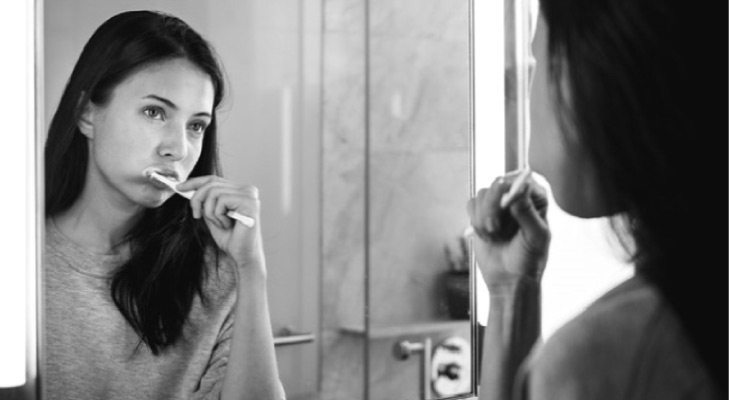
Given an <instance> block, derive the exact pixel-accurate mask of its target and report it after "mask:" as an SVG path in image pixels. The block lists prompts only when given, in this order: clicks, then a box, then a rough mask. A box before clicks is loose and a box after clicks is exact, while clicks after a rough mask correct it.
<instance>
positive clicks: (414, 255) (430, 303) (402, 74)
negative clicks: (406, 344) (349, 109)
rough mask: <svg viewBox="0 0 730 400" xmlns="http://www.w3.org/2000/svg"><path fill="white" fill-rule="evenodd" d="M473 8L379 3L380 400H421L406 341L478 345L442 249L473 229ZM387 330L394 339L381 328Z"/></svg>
mask: <svg viewBox="0 0 730 400" xmlns="http://www.w3.org/2000/svg"><path fill="white" fill-rule="evenodd" d="M468 6H469V2H468V1H467V0H460V1H443V0H397V1H393V0H371V1H370V34H369V42H370V46H369V55H370V60H369V73H370V82H369V86H368V94H369V123H370V126H369V128H370V130H369V141H370V142H369V144H370V151H369V154H368V158H369V160H368V161H369V162H368V167H369V177H368V178H369V188H370V190H369V198H368V200H369V202H370V212H369V223H370V226H369V251H370V263H369V266H368V273H369V282H368V290H369V300H370V301H369V316H370V326H369V330H370V337H371V338H372V339H371V340H370V342H369V354H370V358H369V360H368V365H369V370H370V376H369V386H370V399H372V400H380V399H383V400H385V399H417V398H420V397H419V396H420V390H421V385H422V383H421V379H422V378H421V371H420V358H421V356H419V355H416V356H413V357H411V358H410V359H408V360H404V361H400V360H397V359H395V357H394V356H393V352H392V348H393V345H394V344H395V343H396V342H398V341H400V340H406V339H407V340H410V341H422V340H423V338H424V337H426V336H428V337H430V338H431V340H432V341H433V345H434V346H436V345H437V344H438V343H439V341H440V340H443V339H444V338H445V337H447V336H450V335H457V336H461V337H463V338H464V339H466V340H467V341H470V340H471V336H470V330H469V324H468V321H467V320H464V321H462V323H460V324H456V325H454V324H449V323H448V321H449V320H450V317H449V315H448V312H447V309H446V301H445V300H446V297H445V294H444V290H443V282H444V281H443V275H444V273H445V272H446V271H447V270H448V262H447V258H446V256H445V253H444V246H445V245H447V244H453V243H455V242H456V239H457V237H458V236H459V235H460V234H461V233H462V232H463V229H464V228H465V227H466V226H467V225H468V217H467V213H466V202H467V201H468V199H469V198H470V178H471V175H472V173H471V171H470V169H471V164H470V154H471V151H472V147H473V146H472V137H471V133H470V126H469V121H470V120H469V107H470V99H469V97H470V96H469V95H470V89H469V8H468ZM434 322H441V323H442V324H434ZM382 331H384V332H388V331H391V332H393V335H392V336H391V335H382V336H381V335H376V334H375V333H376V332H382ZM375 336H378V338H375ZM429 375H430V371H429Z"/></svg>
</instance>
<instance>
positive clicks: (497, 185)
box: [477, 178, 507, 235]
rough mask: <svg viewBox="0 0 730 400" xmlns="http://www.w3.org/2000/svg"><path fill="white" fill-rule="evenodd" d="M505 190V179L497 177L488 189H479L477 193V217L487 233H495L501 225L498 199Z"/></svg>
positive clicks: (500, 210)
mask: <svg viewBox="0 0 730 400" xmlns="http://www.w3.org/2000/svg"><path fill="white" fill-rule="evenodd" d="M506 190H507V184H506V183H505V180H504V179H502V178H497V179H496V180H495V181H494V182H492V186H491V187H490V188H489V189H488V190H486V191H481V192H480V194H479V201H478V204H477V217H478V218H479V219H480V220H481V221H483V222H482V223H483V228H484V230H485V231H486V232H487V233H488V234H489V235H494V234H496V233H497V232H499V230H500V228H501V227H502V226H501V218H500V214H501V213H502V209H501V207H500V205H499V200H500V199H501V198H502V195H503V193H504V192H505V191H506Z"/></svg>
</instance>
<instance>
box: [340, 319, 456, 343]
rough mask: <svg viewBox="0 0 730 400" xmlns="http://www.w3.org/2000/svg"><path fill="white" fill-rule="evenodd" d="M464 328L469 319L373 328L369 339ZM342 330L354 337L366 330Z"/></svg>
mask: <svg viewBox="0 0 730 400" xmlns="http://www.w3.org/2000/svg"><path fill="white" fill-rule="evenodd" d="M464 328H467V329H468V328H469V320H467V319H465V320H448V321H426V322H414V323H411V324H404V325H393V326H380V327H371V328H370V332H368V338H369V339H383V338H391V337H398V336H408V335H424V334H431V333H436V332H444V331H452V330H456V329H464ZM340 329H341V330H342V331H344V332H346V333H349V334H352V335H360V336H364V335H365V328H364V327H363V326H342V327H340Z"/></svg>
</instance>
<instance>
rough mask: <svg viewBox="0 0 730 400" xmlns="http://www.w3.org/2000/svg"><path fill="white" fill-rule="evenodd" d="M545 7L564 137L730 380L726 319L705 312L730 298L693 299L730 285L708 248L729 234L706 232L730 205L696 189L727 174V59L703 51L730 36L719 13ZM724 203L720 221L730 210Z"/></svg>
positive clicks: (548, 2) (663, 6)
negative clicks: (582, 156)
mask: <svg viewBox="0 0 730 400" xmlns="http://www.w3.org/2000/svg"><path fill="white" fill-rule="evenodd" d="M540 1H541V10H540V12H541V13H542V15H543V17H544V19H545V21H546V23H547V26H548V35H549V37H548V53H549V58H550V64H549V66H548V68H549V70H550V74H551V78H552V83H553V87H554V88H555V89H556V90H555V93H557V95H556V106H557V110H558V112H559V114H560V115H561V117H562V123H563V128H564V129H563V131H564V132H565V134H566V135H567V137H566V140H569V141H573V142H575V143H578V144H579V145H580V146H582V148H583V149H584V150H585V151H587V153H588V154H589V156H590V158H591V160H592V161H593V162H594V163H595V166H596V170H597V173H598V181H599V184H600V186H601V189H602V193H603V194H604V195H605V196H606V198H607V201H608V204H610V205H611V206H612V209H617V210H621V211H622V212H623V213H622V217H623V218H625V219H624V223H622V224H617V225H616V226H617V227H618V226H623V227H626V229H627V232H628V233H629V234H630V235H631V238H630V244H631V248H632V252H633V254H632V256H633V259H634V261H635V263H636V265H637V272H638V273H639V274H641V275H643V276H645V277H646V278H648V279H649V280H650V281H651V282H652V283H653V284H655V285H656V286H657V287H658V288H659V289H660V291H661V292H662V294H663V295H664V296H665V297H666V299H667V300H668V301H669V303H670V305H671V306H672V307H673V308H674V309H675V310H676V311H677V312H678V314H679V316H680V319H681V320H682V322H683V325H684V326H685V328H686V330H687V331H688V332H689V336H690V338H691V339H692V341H693V342H694V344H695V347H696V348H698V350H699V352H700V354H701V355H702V357H703V358H704V359H705V361H706V362H707V363H708V364H710V365H711V366H712V369H713V372H715V373H716V375H715V376H716V377H721V378H722V379H723V380H725V379H726V378H727V375H724V374H722V373H720V371H721V370H722V368H724V367H723V366H722V364H725V363H726V361H727V359H726V358H725V359H724V361H723V360H722V359H720V360H718V361H719V363H718V362H716V361H715V360H711V357H712V356H713V354H714V356H715V357H716V354H724V355H726V354H727V352H719V353H718V350H719V348H718V346H719V345H722V346H723V347H724V346H725V345H727V342H726V341H725V337H726V336H727V324H725V327H724V329H722V330H721V331H720V332H718V331H717V329H711V326H710V324H712V323H714V324H716V321H714V320H713V319H711V318H706V317H703V316H702V313H701V312H698V310H699V309H700V308H701V307H706V306H707V305H708V304H712V303H717V302H720V303H723V304H726V303H725V297H726V295H724V294H722V295H719V293H726V292H727V289H726V288H725V289H724V290H722V291H720V292H719V293H718V292H714V291H713V290H702V289H701V290H702V292H703V293H701V295H700V296H697V293H695V291H691V289H692V288H693V286H694V285H697V287H701V286H700V285H702V286H704V287H707V285H708V283H712V281H713V280H716V281H720V282H727V278H726V276H727V268H728V266H727V262H719V261H721V260H723V259H724V260H727V259H726V258H725V257H726V252H725V251H724V249H726V248H727V247H725V245H724V243H723V242H722V241H720V243H719V247H713V245H712V244H710V242H711V241H717V239H719V238H720V237H719V236H716V237H714V238H713V237H710V235H708V234H706V229H705V228H704V226H703V225H704V224H705V223H706V219H705V218H707V217H706V216H704V217H703V216H701V215H700V214H701V211H700V210H707V209H708V207H711V206H710V204H711V202H712V204H715V203H714V202H716V201H718V200H722V199H719V198H717V196H716V195H709V196H711V197H713V198H712V199H708V198H707V197H705V196H704V195H703V194H702V193H699V194H698V190H699V187H696V184H694V182H696V181H697V179H696V178H697V177H698V176H701V175H704V174H713V173H715V174H717V173H722V172H721V171H724V168H725V167H724V165H722V164H724V162H725V161H724V160H725V159H726V158H725V157H726V156H725V157H722V158H720V159H713V158H712V157H711V156H709V151H710V150H711V149H712V148H713V147H716V146H722V147H721V150H724V146H725V141H726V140H727V125H724V124H725V122H726V121H723V120H719V119H718V117H723V119H724V116H725V115H727V114H725V111H726V110H725V105H726V104H727V103H724V101H726V98H725V100H723V102H715V103H713V102H712V101H710V98H712V93H713V92H715V91H716V90H717V79H720V78H722V77H723V76H724V74H726V72H727V57H726V56H725V58H724V63H720V62H719V61H721V60H720V59H719V58H718V59H715V60H714V61H712V62H711V63H707V62H705V60H706V59H707V57H708V54H707V53H706V52H705V51H706V50H702V47H703V46H701V43H703V42H704V43H708V42H709V41H712V40H713V39H716V38H718V37H722V36H718V35H716V34H717V33H718V32H712V30H713V29H717V28H716V27H713V23H712V21H708V20H707V18H708V16H711V14H712V11H709V10H707V8H706V7H705V6H704V5H698V4H694V3H692V2H686V1H667V0H594V1H585V0H540ZM725 7H727V3H725ZM724 11H726V10H724ZM720 14H721V15H724V12H721V13H720ZM723 25H724V24H721V25H719V26H720V27H721V26H723ZM723 29H724V28H723ZM719 33H720V34H721V35H723V36H724V32H722V29H720V32H719ZM712 47H714V46H711V48H712ZM718 47H720V46H718ZM721 48H724V47H721ZM723 88H724V87H723ZM718 124H722V125H724V126H725V128H721V127H718ZM718 128H720V129H718ZM698 160H703V161H702V164H700V165H698V164H697V162H698ZM718 161H721V163H720V164H719V165H718ZM718 171H720V172H718ZM724 199H725V200H726V199H727V197H726V195H725V197H724ZM724 203H725V201H720V203H719V205H720V206H721V207H722V209H715V210H713V209H712V208H710V212H723V213H724V211H723V210H724V206H725V204H724ZM721 249H722V250H723V251H722V253H720V252H719V251H718V250H721ZM718 262H719V264H718ZM695 266H696V268H698V269H696V270H693V269H692V268H695ZM715 284H717V283H716V282H715ZM694 289H695V290H697V288H696V287H695V288H694ZM713 292H714V293H713ZM720 314H721V315H725V314H724V313H720ZM715 328H717V326H715ZM711 332H714V333H711ZM708 334H714V335H718V334H719V335H720V336H719V337H720V338H721V339H722V341H716V340H708V339H710V338H709V337H708ZM718 343H719V344H718ZM723 357H724V356H723ZM724 382H726V381H724ZM719 386H720V387H722V388H725V387H726V386H727V385H726V384H724V385H719Z"/></svg>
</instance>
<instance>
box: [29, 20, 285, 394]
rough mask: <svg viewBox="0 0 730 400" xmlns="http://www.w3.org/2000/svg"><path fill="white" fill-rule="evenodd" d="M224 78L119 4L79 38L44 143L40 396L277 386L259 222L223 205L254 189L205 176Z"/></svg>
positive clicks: (198, 49)
mask: <svg viewBox="0 0 730 400" xmlns="http://www.w3.org/2000/svg"><path fill="white" fill-rule="evenodd" d="M223 89H224V86H223V78H222V73H221V70H220V69H219V65H218V63H217V61H216V58H215V56H214V53H213V50H212V48H211V47H210V46H209V44H208V43H207V42H206V41H205V40H204V39H203V38H201V37H200V36H199V35H198V33H196V32H195V31H194V30H193V29H191V28H190V27H189V26H188V25H187V24H186V23H184V22H183V21H181V20H179V19H177V18H175V17H173V16H170V15H165V14H161V13H155V12H145V11H138V12H126V13H122V14H119V15H116V16H114V17H112V18H110V19H109V20H107V21H106V22H105V23H104V24H102V25H101V26H100V27H99V28H98V29H97V31H96V32H95V33H94V34H93V36H92V37H91V38H90V40H89V42H88V43H87V44H86V46H85V47H84V49H83V51H82V53H81V56H80V58H79V60H78V62H77V63H76V66H75V68H74V70H73V73H72V75H71V78H70V79H69V81H68V84H67V86H66V88H65V90H64V92H63V96H62V98H61V101H60V104H59V106H58V109H57V110H56V112H55V115H54V116H53V120H52V122H51V125H50V129H49V132H48V140H47V142H46V148H45V168H46V172H45V174H46V179H45V184H46V189H45V190H46V210H45V211H46V240H45V254H44V275H45V276H44V285H45V287H44V292H43V293H44V304H45V320H44V321H45V325H44V327H45V332H44V333H45V361H46V364H45V376H44V381H43V383H44V392H45V395H46V396H47V397H44V399H45V398H48V399H55V398H63V399H75V400H79V399H102V398H103V399H116V398H119V399H121V398H124V399H132V398H136V399H168V398H175V399H218V398H221V399H274V398H277V399H278V398H283V396H284V393H283V389H282V387H281V383H280V381H279V378H278V371H277V366H276V359H275V355H274V347H273V338H272V332H271V325H270V320H269V314H268V303H267V297H266V296H267V294H266V266H265V260H264V253H263V247H262V243H261V232H260V224H259V223H256V224H255V225H254V226H253V228H248V227H246V226H244V225H243V224H241V223H238V222H236V221H235V220H232V219H230V218H228V217H227V216H226V213H227V212H228V211H232V210H235V211H237V212H240V213H242V214H246V215H250V216H252V217H254V219H256V220H257V219H258V216H259V200H258V197H257V190H256V188H255V187H253V186H246V185H238V184H235V183H232V182H229V181H226V180H224V179H221V178H219V177H217V176H216V175H217V172H218V158H217V148H216V146H217V142H216V108H217V107H218V105H219V104H220V102H221V99H222V97H223ZM149 169H152V170H155V171H157V172H159V173H160V174H162V175H165V176H168V177H170V178H173V179H176V180H178V181H180V182H182V183H180V184H179V185H178V189H179V190H181V191H195V194H194V195H193V197H192V199H191V200H190V201H189V200H187V199H185V198H183V197H182V196H178V195H174V194H173V192H172V191H171V190H170V189H168V188H167V187H165V186H164V185H161V184H158V183H157V182H156V181H152V180H150V179H149V178H148V177H146V176H145V175H143V171H146V170H149ZM257 222H258V221H257ZM234 321H235V323H234Z"/></svg>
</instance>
